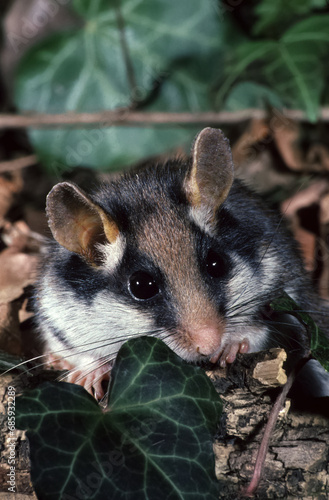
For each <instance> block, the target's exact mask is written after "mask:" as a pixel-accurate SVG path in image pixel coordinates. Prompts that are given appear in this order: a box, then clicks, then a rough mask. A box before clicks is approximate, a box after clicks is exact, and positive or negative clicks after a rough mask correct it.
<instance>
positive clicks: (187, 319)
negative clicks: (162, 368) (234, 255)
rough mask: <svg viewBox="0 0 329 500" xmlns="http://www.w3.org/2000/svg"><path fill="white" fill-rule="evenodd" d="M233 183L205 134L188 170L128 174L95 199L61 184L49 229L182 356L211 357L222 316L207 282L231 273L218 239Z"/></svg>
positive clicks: (210, 134) (50, 201)
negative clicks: (221, 213) (217, 246)
mask: <svg viewBox="0 0 329 500" xmlns="http://www.w3.org/2000/svg"><path fill="white" fill-rule="evenodd" d="M233 177H234V168H233V161H232V155H231V150H230V147H229V143H228V140H227V139H226V138H225V137H224V135H223V133H222V132H221V131H220V130H218V129H212V128H206V129H204V130H202V131H201V132H200V133H199V134H198V136H197V137H196V139H195V141H194V144H193V146H192V154H191V158H190V159H189V160H188V161H187V162H185V163H184V162H182V161H176V162H175V161H171V162H168V163H167V164H166V165H163V166H155V167H153V168H152V167H150V168H148V169H145V170H142V171H140V172H138V173H131V174H128V175H125V176H123V177H122V178H121V179H119V180H118V181H115V182H113V183H111V184H110V185H109V186H108V187H103V188H102V189H101V191H100V192H99V193H96V194H95V196H89V195H87V194H86V193H84V192H83V191H82V190H81V189H80V188H78V187H77V186H76V185H74V184H71V183H68V182H62V183H60V184H57V185H56V186H55V187H54V188H53V189H52V191H51V192H50V193H49V195H48V198H47V215H48V221H49V226H50V229H51V231H52V234H53V236H54V238H55V240H57V242H58V243H59V244H60V245H61V246H62V247H64V248H66V249H67V250H69V251H70V252H72V253H73V254H77V255H78V256H79V257H80V258H81V259H82V262H83V263H84V265H87V266H90V267H91V268H92V269H94V270H95V273H96V274H97V273H102V272H103V271H104V272H106V273H108V274H107V275H108V276H110V277H111V278H110V279H111V280H112V281H111V283H114V281H115V282H116V283H115V292H113V291H112V292H111V293H117V295H118V300H120V301H121V304H122V303H124V304H131V306H132V307H133V308H134V309H136V308H138V310H140V311H145V314H146V312H147V313H148V314H153V316H154V321H155V323H156V327H157V328H158V330H160V331H163V336H162V338H163V339H168V338H169V337H170V335H169V337H168V332H169V330H170V331H172V329H173V328H174V329H175V331H176V332H177V335H175V336H171V337H170V339H169V341H167V340H166V341H167V343H168V344H169V345H170V347H172V349H173V350H174V351H175V352H176V353H177V354H179V355H181V357H183V358H185V359H189V360H194V361H195V360H199V359H200V357H204V356H206V357H208V358H211V357H213V356H214V353H216V352H218V349H219V347H220V345H221V340H222V337H223V332H224V324H225V319H224V318H223V316H222V313H221V310H222V309H221V308H220V307H219V306H218V303H216V301H214V300H213V299H212V298H211V297H212V296H213V295H214V293H212V292H211V290H210V288H211V286H210V285H211V284H209V283H210V282H211V280H214V279H221V277H222V275H223V274H225V273H226V269H224V268H225V262H223V259H222V258H221V257H220V256H218V255H217V254H216V251H215V250H214V249H213V242H214V235H215V232H216V224H217V213H218V209H219V208H220V207H221V205H222V204H223V203H224V202H225V200H226V198H227V196H228V194H229V192H230V189H231V186H232V183H233ZM201 240H202V241H201ZM200 241H201V243H200ZM102 270H103V271H102ZM96 274H95V279H96ZM207 280H208V281H209V283H207ZM117 283H119V285H117ZM119 294H121V295H120V297H119ZM218 297H219V298H218V300H220V293H219V295H218ZM129 301H130V302H129ZM217 302H218V301H217ZM161 329H162V330H161ZM160 338H161V337H160Z"/></svg>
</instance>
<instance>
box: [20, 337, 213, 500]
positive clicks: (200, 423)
mask: <svg viewBox="0 0 329 500" xmlns="http://www.w3.org/2000/svg"><path fill="white" fill-rule="evenodd" d="M220 411H221V403H220V401H219V397H218V395H217V393H216V391H215V389H214V387H213V385H212V383H211V382H210V380H209V379H208V378H207V376H206V375H205V373H204V372H203V371H202V370H201V369H199V368H197V367H195V366H191V365H188V364H187V363H185V362H184V361H182V360H181V359H180V358H179V357H178V356H176V355H175V354H174V353H173V352H172V351H171V350H170V349H169V348H168V347H167V346H166V345H165V344H164V343H163V342H161V341H160V340H158V339H154V338H151V337H141V338H139V339H134V340H131V341H129V342H127V343H126V344H124V345H123V346H122V348H121V349H120V351H119V354H118V357H117V361H116V364H115V366H114V368H113V371H112V382H111V392H110V399H109V407H108V409H107V411H106V412H102V411H101V409H100V407H99V406H98V404H97V403H96V401H95V400H94V399H93V398H92V397H91V396H90V395H89V394H88V393H87V392H86V391H85V390H84V389H83V388H81V387H79V386H75V385H72V384H66V383H57V384H51V383H47V384H44V385H42V386H41V387H39V388H38V389H35V390H33V391H31V392H29V393H27V394H25V395H23V396H22V397H20V398H19V399H18V401H17V425H18V427H19V428H21V429H28V434H27V435H28V438H29V441H30V447H31V462H32V469H31V474H32V481H33V483H34V487H35V490H36V492H37V495H38V498H39V499H41V500H42V499H54V500H55V499H58V498H61V499H72V498H81V499H90V500H93V499H103V498H111V499H120V500H123V499H127V500H128V499H130V498H134V500H144V499H148V498H149V499H153V498H158V499H160V500H161V499H167V498H170V499H172V500H175V499H191V500H201V499H206V500H208V499H209V500H212V499H216V498H218V491H217V484H216V479H215V472H214V456H213V450H212V434H213V433H214V431H215V429H216V425H217V422H218V418H219V416H220Z"/></svg>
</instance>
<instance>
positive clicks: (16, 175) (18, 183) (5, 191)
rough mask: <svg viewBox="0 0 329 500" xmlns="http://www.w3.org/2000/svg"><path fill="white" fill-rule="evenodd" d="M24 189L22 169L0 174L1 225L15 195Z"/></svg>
mask: <svg viewBox="0 0 329 500" xmlns="http://www.w3.org/2000/svg"><path fill="white" fill-rule="evenodd" d="M22 189H23V178H22V173H21V171H17V172H13V173H11V174H9V175H8V176H5V175H1V176H0V227H1V226H2V225H3V222H4V218H5V216H6V214H7V212H8V211H9V209H10V207H11V206H12V203H13V200H14V198H15V196H16V195H17V194H18V193H19V192H20V191H21V190H22Z"/></svg>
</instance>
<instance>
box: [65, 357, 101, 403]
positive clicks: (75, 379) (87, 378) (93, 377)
mask: <svg viewBox="0 0 329 500" xmlns="http://www.w3.org/2000/svg"><path fill="white" fill-rule="evenodd" d="M110 371H111V366H110V365H109V364H108V363H107V364H106V365H103V366H100V367H99V368H96V370H93V371H91V372H89V373H87V372H86V371H85V370H84V371H83V370H78V369H74V370H72V371H71V372H70V373H69V374H68V376H67V377H66V380H67V381H68V382H71V383H72V384H77V385H82V387H84V388H85V389H86V391H88V392H89V394H91V395H92V396H94V398H95V399H97V401H99V400H100V399H102V398H103V397H104V395H105V393H104V389H103V385H102V383H103V382H108V381H109V380H110Z"/></svg>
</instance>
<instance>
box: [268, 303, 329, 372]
mask: <svg viewBox="0 0 329 500" xmlns="http://www.w3.org/2000/svg"><path fill="white" fill-rule="evenodd" d="M271 308H272V309H273V310H274V311H278V312H284V313H287V314H291V315H292V316H294V317H295V318H297V319H298V321H299V322H300V323H301V324H302V325H303V326H304V327H305V328H306V329H307V331H308V332H309V335H310V339H311V354H312V356H313V358H315V359H317V360H318V361H319V363H321V365H322V366H323V368H324V369H325V370H326V371H327V372H329V338H328V336H326V335H325V334H324V333H323V332H322V331H321V330H320V328H319V327H318V326H317V324H316V323H315V321H314V320H313V319H312V318H311V316H310V315H309V314H308V313H306V312H305V311H303V310H302V309H301V308H300V307H299V306H298V305H297V304H296V302H295V301H294V300H293V299H292V298H291V297H290V296H289V295H288V294H287V293H284V294H283V295H282V296H281V297H279V298H278V299H276V300H274V301H273V302H272V303H271Z"/></svg>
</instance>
